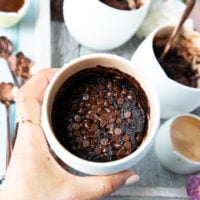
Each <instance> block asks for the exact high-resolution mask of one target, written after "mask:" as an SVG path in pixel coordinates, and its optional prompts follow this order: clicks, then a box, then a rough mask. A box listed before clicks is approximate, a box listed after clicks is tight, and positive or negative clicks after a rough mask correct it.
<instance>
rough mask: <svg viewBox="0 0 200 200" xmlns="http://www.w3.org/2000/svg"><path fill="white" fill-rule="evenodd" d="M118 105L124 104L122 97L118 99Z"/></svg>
mask: <svg viewBox="0 0 200 200" xmlns="http://www.w3.org/2000/svg"><path fill="white" fill-rule="evenodd" d="M117 103H118V104H119V105H122V104H124V99H123V98H122V97H120V98H118V99H117Z"/></svg>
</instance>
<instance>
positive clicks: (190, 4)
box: [160, 0, 195, 59]
mask: <svg viewBox="0 0 200 200" xmlns="http://www.w3.org/2000/svg"><path fill="white" fill-rule="evenodd" d="M194 5H195V0H188V1H187V4H186V7H185V10H184V12H183V14H182V17H181V19H180V21H179V23H178V24H177V26H175V28H174V30H173V32H172V34H171V36H170V38H169V40H168V42H167V43H166V45H165V47H164V50H163V52H162V54H161V56H160V59H163V58H164V57H165V56H166V54H167V53H168V51H169V49H170V47H171V45H172V42H173V41H174V39H175V38H176V36H177V35H178V33H179V31H180V30H181V27H182V25H183V24H184V22H185V20H186V19H187V18H188V16H189V15H190V13H191V11H192V9H193V8H194Z"/></svg>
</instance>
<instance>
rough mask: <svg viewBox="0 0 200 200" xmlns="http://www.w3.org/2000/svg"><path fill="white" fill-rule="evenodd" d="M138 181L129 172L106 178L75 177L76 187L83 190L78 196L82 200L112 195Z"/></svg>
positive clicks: (132, 173) (136, 177)
mask: <svg viewBox="0 0 200 200" xmlns="http://www.w3.org/2000/svg"><path fill="white" fill-rule="evenodd" d="M138 180H139V176H138V175H137V174H135V172H133V171H131V170H125V171H123V172H119V173H116V174H112V175H107V176H90V177H77V182H78V187H82V188H83V189H82V190H81V192H82V193H80V194H78V195H80V196H82V197H85V198H83V199H90V200H91V199H98V198H101V197H104V196H107V195H109V194H111V193H113V192H114V191H116V190H117V189H119V188H120V187H122V186H123V185H125V184H130V183H134V182H136V181H138ZM84 186H87V187H84ZM76 192H77V191H76ZM79 192H80V191H79ZM87 194H89V196H87Z"/></svg>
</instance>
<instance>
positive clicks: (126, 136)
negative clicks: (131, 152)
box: [122, 134, 130, 141]
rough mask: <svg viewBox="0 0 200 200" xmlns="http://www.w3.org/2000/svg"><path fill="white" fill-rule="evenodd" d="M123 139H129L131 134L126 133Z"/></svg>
mask: <svg viewBox="0 0 200 200" xmlns="http://www.w3.org/2000/svg"><path fill="white" fill-rule="evenodd" d="M122 140H123V141H128V140H130V136H129V135H128V134H125V135H124V136H123V137H122Z"/></svg>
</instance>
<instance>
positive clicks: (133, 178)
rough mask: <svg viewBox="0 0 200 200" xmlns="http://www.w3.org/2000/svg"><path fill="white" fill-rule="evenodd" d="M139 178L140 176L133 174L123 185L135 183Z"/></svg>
mask: <svg viewBox="0 0 200 200" xmlns="http://www.w3.org/2000/svg"><path fill="white" fill-rule="evenodd" d="M139 179H140V177H139V176H138V175H137V174H134V175H132V176H130V177H129V178H127V179H126V183H125V185H130V184H132V183H135V182H137V181H139Z"/></svg>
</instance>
